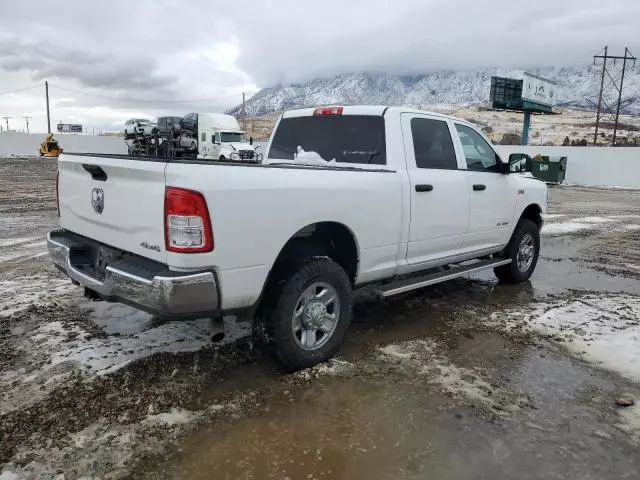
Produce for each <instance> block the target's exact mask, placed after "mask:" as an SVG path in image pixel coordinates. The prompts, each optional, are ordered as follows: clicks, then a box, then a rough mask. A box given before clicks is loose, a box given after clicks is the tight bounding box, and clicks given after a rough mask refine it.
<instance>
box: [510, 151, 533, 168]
mask: <svg viewBox="0 0 640 480" xmlns="http://www.w3.org/2000/svg"><path fill="white" fill-rule="evenodd" d="M532 170H533V165H532V163H531V157H530V156H529V155H527V154H526V153H512V154H511V155H509V173H521V172H531V171H532Z"/></svg>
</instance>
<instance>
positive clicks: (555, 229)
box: [542, 222, 595, 235]
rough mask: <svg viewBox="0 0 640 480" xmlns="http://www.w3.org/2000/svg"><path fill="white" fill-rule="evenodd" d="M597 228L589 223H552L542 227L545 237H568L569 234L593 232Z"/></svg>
mask: <svg viewBox="0 0 640 480" xmlns="http://www.w3.org/2000/svg"><path fill="white" fill-rule="evenodd" d="M594 228H595V226H594V225H593V224H588V223H579V222H561V223H550V224H546V225H544V226H543V227H542V234H543V235H566V234H568V233H575V232H580V231H582V230H592V229H594Z"/></svg>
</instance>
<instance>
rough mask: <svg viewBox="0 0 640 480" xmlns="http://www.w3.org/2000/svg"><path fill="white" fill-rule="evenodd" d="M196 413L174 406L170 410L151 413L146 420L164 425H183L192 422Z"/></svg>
mask: <svg viewBox="0 0 640 480" xmlns="http://www.w3.org/2000/svg"><path fill="white" fill-rule="evenodd" d="M196 415H197V414H196V413H195V412H192V411H191V410H185V409H184V408H172V409H171V410H169V411H168V412H163V413H156V414H149V415H147V419H146V421H147V422H148V423H159V424H164V425H169V426H173V425H181V424H186V423H189V422H192V421H193V420H194V418H195V417H196Z"/></svg>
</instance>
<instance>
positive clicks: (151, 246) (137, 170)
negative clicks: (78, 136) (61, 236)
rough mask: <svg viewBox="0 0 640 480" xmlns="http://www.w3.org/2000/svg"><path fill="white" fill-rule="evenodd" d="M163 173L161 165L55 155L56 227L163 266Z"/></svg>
mask: <svg viewBox="0 0 640 480" xmlns="http://www.w3.org/2000/svg"><path fill="white" fill-rule="evenodd" d="M165 167H166V163H165V162H162V161H149V160H136V159H133V158H123V157H110V156H84V155H64V154H63V155H61V156H60V158H59V159H58V174H59V177H58V192H59V197H58V199H59V200H58V201H59V208H60V226H61V227H62V228H65V229H67V230H70V231H72V232H75V233H77V234H79V235H83V236H85V237H89V238H92V239H94V240H97V241H99V242H101V243H104V244H106V245H110V246H112V247H116V248H118V249H121V250H125V251H128V252H131V253H135V254H138V255H142V256H144V257H146V258H150V259H152V260H156V261H159V262H162V263H166V251H165V242H164V218H163V217H164V195H165V193H164V192H165V175H164V171H165Z"/></svg>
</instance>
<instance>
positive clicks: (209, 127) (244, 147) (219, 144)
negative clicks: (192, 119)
mask: <svg viewBox="0 0 640 480" xmlns="http://www.w3.org/2000/svg"><path fill="white" fill-rule="evenodd" d="M198 158H211V159H216V160H233V161H257V160H258V158H257V152H256V151H255V148H254V146H253V145H252V144H251V143H250V142H247V141H246V140H245V138H244V132H243V131H242V130H241V129H240V125H238V121H237V120H236V119H235V117H233V116H231V115H224V114H216V113H201V114H198Z"/></svg>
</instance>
